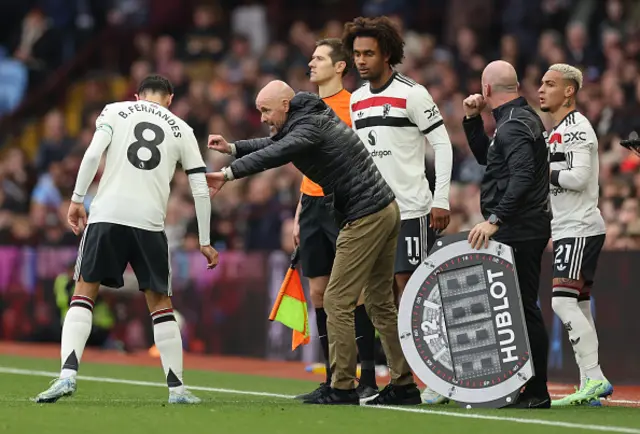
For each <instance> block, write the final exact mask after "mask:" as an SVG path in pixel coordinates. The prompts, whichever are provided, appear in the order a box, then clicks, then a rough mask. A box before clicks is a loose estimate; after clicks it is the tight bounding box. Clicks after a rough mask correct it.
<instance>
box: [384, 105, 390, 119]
mask: <svg viewBox="0 0 640 434" xmlns="http://www.w3.org/2000/svg"><path fill="white" fill-rule="evenodd" d="M390 111H391V104H389V103H387V104H385V105H383V106H382V119H384V118H386V117H387V116H388V115H389V112H390Z"/></svg>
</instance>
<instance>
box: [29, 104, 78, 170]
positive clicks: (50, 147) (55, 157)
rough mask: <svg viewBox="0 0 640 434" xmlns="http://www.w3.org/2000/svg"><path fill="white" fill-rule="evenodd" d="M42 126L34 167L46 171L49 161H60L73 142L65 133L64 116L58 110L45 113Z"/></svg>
mask: <svg viewBox="0 0 640 434" xmlns="http://www.w3.org/2000/svg"><path fill="white" fill-rule="evenodd" d="M43 127H44V133H43V138H42V141H41V142H40V146H39V147H38V155H37V156H36V169H37V171H38V172H40V173H41V172H46V171H47V170H48V169H49V165H50V164H51V163H53V162H56V161H62V160H63V159H64V157H66V156H67V154H68V153H69V151H71V148H73V146H74V144H75V142H74V141H73V139H71V138H70V137H68V136H67V134H66V131H65V124H64V117H63V115H62V113H61V112H60V111H59V110H52V111H50V112H49V113H47V115H46V116H45V118H44V126H43Z"/></svg>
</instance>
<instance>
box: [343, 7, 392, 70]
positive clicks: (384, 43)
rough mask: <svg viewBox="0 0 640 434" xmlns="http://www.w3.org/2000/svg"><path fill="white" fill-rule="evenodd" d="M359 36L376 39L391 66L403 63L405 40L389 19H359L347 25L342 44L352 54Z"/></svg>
mask: <svg viewBox="0 0 640 434" xmlns="http://www.w3.org/2000/svg"><path fill="white" fill-rule="evenodd" d="M358 36H365V37H371V38H375V39H376V41H378V46H379V47H380V51H381V52H382V54H383V55H384V56H389V66H395V65H398V64H399V63H402V59H403V58H404V40H403V39H402V35H400V32H399V31H398V29H397V28H396V26H395V25H394V24H393V22H392V21H391V20H390V19H389V18H388V17H385V16H382V17H375V18H364V17H358V18H356V19H355V20H353V21H351V22H348V23H346V24H345V25H344V34H343V35H342V44H343V45H344V47H345V48H346V49H347V50H349V52H350V53H352V52H353V41H355V39H356V38H357V37H358Z"/></svg>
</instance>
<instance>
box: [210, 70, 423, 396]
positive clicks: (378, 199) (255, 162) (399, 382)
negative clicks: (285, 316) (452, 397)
mask: <svg viewBox="0 0 640 434" xmlns="http://www.w3.org/2000/svg"><path fill="white" fill-rule="evenodd" d="M256 106H257V108H258V110H260V112H261V113H262V122H263V123H265V124H267V125H268V126H269V127H270V129H271V137H270V138H263V139H253V140H241V141H238V142H236V143H231V144H230V143H227V142H226V141H225V140H224V138H223V137H221V136H217V135H212V136H210V137H209V148H211V149H215V150H218V151H221V152H226V153H230V154H233V155H235V156H236V157H239V158H238V159H236V160H235V161H234V162H233V163H231V165H230V166H229V167H226V168H224V169H222V171H221V172H216V173H209V174H207V182H208V184H209V188H210V189H211V191H212V193H213V194H215V193H216V192H217V191H219V190H220V188H222V186H223V185H224V183H225V182H227V181H231V180H233V179H238V178H243V177H246V176H249V175H253V174H256V173H258V172H262V171H263V170H267V169H271V168H274V167H278V166H282V165H284V164H287V163H289V162H292V163H293V164H294V165H295V166H296V167H297V168H298V169H299V170H300V171H301V172H302V173H303V174H305V175H306V176H307V177H308V178H309V179H311V180H312V181H314V182H315V183H317V184H319V185H320V186H321V187H322V189H323V190H324V191H325V192H326V193H327V194H328V195H330V197H332V198H333V207H334V210H335V211H336V213H337V214H338V215H339V217H338V219H339V223H340V225H341V229H340V234H339V236H338V241H337V244H336V255H335V259H334V263H333V269H332V271H331V277H330V280H329V284H328V286H327V290H326V291H325V295H324V308H325V311H326V313H327V332H328V335H329V352H330V356H329V357H330V359H331V364H332V366H334V369H333V380H332V384H331V389H328V390H327V392H326V394H324V395H322V396H319V397H317V399H312V400H311V401H308V403H312V404H355V405H357V404H359V397H358V394H357V393H356V385H355V378H356V362H357V351H356V341H355V333H354V323H353V312H354V309H355V307H356V303H357V301H358V297H359V296H360V293H361V292H362V289H363V288H365V306H366V309H367V313H368V314H369V317H370V318H371V320H372V322H373V325H374V326H375V328H376V329H377V330H378V331H379V333H380V337H381V340H382V344H383V347H384V348H385V350H386V353H387V359H388V361H389V365H390V371H391V385H390V386H388V387H387V388H386V389H385V390H383V391H382V392H381V396H382V395H384V397H386V399H384V400H381V399H376V400H373V401H370V403H373V404H376V403H378V402H384V404H418V403H420V392H419V391H418V389H417V387H416V385H415V383H414V381H413V375H412V373H411V369H410V367H409V365H408V363H407V361H406V359H405V358H404V355H403V353H402V348H401V346H400V341H399V338H398V330H397V329H398V324H397V321H398V313H397V310H396V307H395V304H394V301H393V289H392V285H393V268H394V262H395V251H396V245H397V239H398V233H399V230H400V212H399V209H398V205H397V204H396V201H395V196H394V195H393V192H392V191H391V188H390V187H389V186H388V185H387V183H386V182H385V180H384V179H383V178H382V175H381V174H380V172H379V171H378V168H377V167H376V165H375V162H374V161H373V159H372V157H371V156H370V155H369V152H368V151H367V150H366V148H365V146H364V144H363V143H362V142H361V141H360V139H359V138H358V136H357V134H356V133H355V132H354V131H353V130H352V129H350V128H349V127H347V126H346V125H345V124H344V123H343V122H341V121H340V119H339V118H338V117H337V115H336V114H335V113H334V112H333V111H332V110H331V109H330V108H329V107H327V105H326V104H325V103H324V102H323V101H322V100H321V99H320V98H319V97H318V96H316V95H313V94H310V93H299V94H297V95H295V93H294V91H293V89H291V88H290V87H289V86H288V85H287V84H286V83H284V82H281V81H273V82H271V83H269V84H268V85H267V86H265V88H264V89H262V91H260V93H259V94H258V97H257V98H256Z"/></svg>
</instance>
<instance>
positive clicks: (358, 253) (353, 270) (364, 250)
mask: <svg viewBox="0 0 640 434" xmlns="http://www.w3.org/2000/svg"><path fill="white" fill-rule="evenodd" d="M399 232H400V211H399V209H398V204H397V203H396V202H395V201H393V202H392V203H391V204H390V205H389V206H387V207H386V208H384V209H383V210H381V211H379V212H377V213H375V214H371V215H368V216H365V217H363V218H361V219H358V220H355V221H353V222H351V223H349V224H348V225H346V226H345V227H344V228H342V230H341V231H340V234H339V235H338V240H337V243H336V256H335V259H334V262H333V269H332V271H331V277H330V279H329V284H328V286H327V289H326V291H325V293H324V309H325V311H326V313H327V334H328V335H329V336H328V337H329V359H330V360H331V370H332V372H333V380H332V384H331V386H332V387H333V388H336V389H342V390H348V389H354V388H355V387H356V385H355V379H356V368H357V349H356V339H355V334H354V332H353V329H354V316H353V311H354V309H355V308H356V303H357V301H358V297H359V296H360V294H361V292H363V293H364V304H365V307H366V309H367V314H368V315H369V318H371V322H372V323H373V325H374V327H375V328H376V329H377V330H378V332H379V333H380V339H381V341H382V346H383V348H384V352H385V354H386V356H387V360H388V363H389V369H390V371H391V383H392V384H398V385H405V384H410V383H413V381H414V380H413V375H412V373H411V368H410V367H409V364H408V363H407V361H406V359H405V358H404V354H403V353H402V347H401V346H400V339H399V338H398V311H397V309H396V306H395V303H394V298H393V277H394V276H393V269H394V263H395V256H396V247H397V243H398V233H399ZM363 289H364V290H363Z"/></svg>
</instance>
